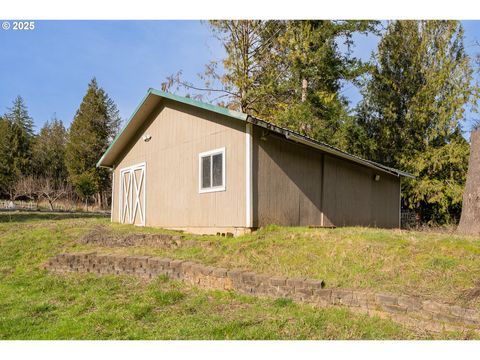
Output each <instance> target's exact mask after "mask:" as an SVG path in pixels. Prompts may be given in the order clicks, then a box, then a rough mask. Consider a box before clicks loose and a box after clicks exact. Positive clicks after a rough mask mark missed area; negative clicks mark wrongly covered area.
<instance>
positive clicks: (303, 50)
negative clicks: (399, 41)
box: [162, 20, 378, 146]
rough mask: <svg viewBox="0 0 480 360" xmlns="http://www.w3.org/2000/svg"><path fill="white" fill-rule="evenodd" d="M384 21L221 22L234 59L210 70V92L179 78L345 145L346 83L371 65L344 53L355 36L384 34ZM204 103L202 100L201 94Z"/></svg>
mask: <svg viewBox="0 0 480 360" xmlns="http://www.w3.org/2000/svg"><path fill="white" fill-rule="evenodd" d="M377 23H378V22H376V21H329V20H326V21H259V20H215V21H211V22H210V26H211V28H212V31H213V32H214V34H215V35H216V36H217V38H218V39H219V40H220V41H221V42H222V44H223V45H224V48H225V51H226V57H225V59H224V60H223V62H222V64H221V65H223V69H224V72H223V73H219V71H218V63H216V62H211V63H210V64H208V66H207V68H206V71H205V74H203V76H202V79H203V80H205V86H204V87H198V86H194V85H193V84H189V83H186V82H183V81H181V80H180V73H179V74H177V76H176V77H175V76H172V77H169V78H168V81H167V82H165V83H163V84H162V88H163V89H164V90H168V89H169V88H171V87H172V85H173V84H174V83H177V84H179V85H181V86H183V87H186V88H188V89H190V90H194V91H196V92H201V93H204V94H205V93H206V94H208V95H210V94H213V96H214V99H213V101H217V103H219V104H220V105H226V106H227V107H229V108H231V109H235V110H240V111H243V112H246V113H249V114H251V115H253V116H257V117H260V118H262V119H265V120H269V121H271V122H274V123H277V124H279V125H282V126H287V127H289V128H292V129H293V130H298V131H300V132H302V133H304V134H306V135H308V136H310V137H313V138H315V139H317V140H323V141H328V142H329V143H334V144H336V145H339V146H344V145H345V141H344V134H345V129H344V128H345V127H346V123H347V121H348V120H349V117H348V102H347V100H346V98H345V97H344V96H342V95H341V89H342V86H343V83H342V81H345V80H348V81H352V80H355V79H356V78H357V77H358V76H359V75H360V74H362V73H363V72H364V71H366V69H367V67H366V66H365V64H363V63H362V62H360V61H359V60H358V59H355V58H354V57H352V56H351V53H350V52H349V51H347V53H344V52H342V51H340V48H339V45H338V44H339V42H341V41H343V42H344V43H345V44H346V45H347V47H348V48H349V49H350V48H351V47H352V46H353V41H352V36H353V34H354V33H357V32H361V33H365V34H368V33H371V32H376V26H377ZM200 97H201V96H200Z"/></svg>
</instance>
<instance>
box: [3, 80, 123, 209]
mask: <svg viewBox="0 0 480 360" xmlns="http://www.w3.org/2000/svg"><path fill="white" fill-rule="evenodd" d="M119 126H120V117H119V114H118V110H117V108H116V106H115V104H114V102H113V101H112V100H111V99H110V98H109V97H108V95H107V94H106V93H105V91H104V90H103V89H102V88H100V87H99V86H98V84H97V82H96V80H95V79H92V81H91V82H90V83H89V84H88V89H87V93H86V95H85V96H84V98H83V101H82V103H81V104H80V107H79V109H78V110H77V112H76V114H75V118H74V119H73V122H72V124H71V127H70V129H66V128H65V126H64V124H63V122H62V121H61V120H59V119H57V118H56V117H54V118H53V119H51V120H50V121H47V122H46V123H45V124H44V125H43V127H42V128H41V129H40V131H39V133H38V134H35V133H34V131H33V119H32V118H31V117H30V115H29V113H28V109H27V106H26V104H25V102H24V100H23V99H22V97H21V96H18V97H17V98H16V99H15V100H14V101H13V104H12V107H11V108H9V109H8V111H7V112H6V113H5V114H4V115H3V116H1V117H0V134H1V136H0V197H1V198H3V199H10V200H18V199H22V200H33V201H36V202H39V201H41V200H44V201H46V202H48V204H49V206H50V208H51V209H52V210H53V208H54V204H55V202H57V201H59V200H62V201H70V202H76V201H86V202H87V206H88V201H90V202H93V204H94V205H95V206H96V207H98V208H100V209H102V208H107V207H108V203H109V199H110V189H111V184H110V174H109V171H108V170H107V169H97V168H96V167H95V165H96V162H97V161H98V158H99V156H100V155H101V153H102V152H103V151H104V150H105V149H106V147H107V146H108V144H109V143H110V141H111V140H112V139H113V137H114V136H115V135H116V133H117V132H118V128H119Z"/></svg>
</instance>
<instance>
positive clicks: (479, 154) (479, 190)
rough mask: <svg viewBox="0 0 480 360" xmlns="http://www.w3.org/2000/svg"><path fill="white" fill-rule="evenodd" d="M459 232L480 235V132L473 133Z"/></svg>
mask: <svg viewBox="0 0 480 360" xmlns="http://www.w3.org/2000/svg"><path fill="white" fill-rule="evenodd" d="M457 231H458V232H459V233H461V234H469V235H480V130H475V131H472V134H471V141H470V159H469V161H468V172H467V181H466V184H465V191H464V193H463V206H462V216H461V218H460V224H459V225H458V229H457Z"/></svg>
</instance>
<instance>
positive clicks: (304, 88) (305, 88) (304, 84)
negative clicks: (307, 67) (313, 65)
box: [302, 79, 308, 102]
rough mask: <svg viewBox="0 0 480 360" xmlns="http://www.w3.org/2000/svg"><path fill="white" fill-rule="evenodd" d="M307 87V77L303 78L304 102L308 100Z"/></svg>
mask: <svg viewBox="0 0 480 360" xmlns="http://www.w3.org/2000/svg"><path fill="white" fill-rule="evenodd" d="M307 88H308V81H307V79H303V80H302V102H305V101H306V100H307Z"/></svg>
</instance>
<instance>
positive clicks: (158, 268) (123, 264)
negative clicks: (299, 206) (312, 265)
mask: <svg viewBox="0 0 480 360" xmlns="http://www.w3.org/2000/svg"><path fill="white" fill-rule="evenodd" d="M45 268H46V269H49V270H50V271H53V272H56V273H69V272H80V273H94V274H119V275H120V274H122V275H135V276H139V277H142V278H146V279H151V278H154V277H157V276H159V275H166V276H168V277H169V278H171V279H177V280H182V281H184V282H186V283H188V284H192V285H195V286H198V287H201V288H207V289H220V290H234V291H236V292H238V293H242V294H248V295H253V296H260V297H271V298H290V299H292V300H296V301H301V302H305V303H309V304H313V305H316V306H320V307H325V306H345V307H348V308H350V309H351V310H354V311H359V312H364V313H365V312H366V313H369V314H376V315H380V316H385V317H389V318H393V319H394V320H397V321H399V322H402V323H405V324H407V325H414V326H419V327H422V328H427V329H429V330H441V329H458V328H464V327H468V328H474V329H480V315H479V313H478V312H477V311H476V310H473V309H467V308H463V307H460V306H456V305H447V304H442V303H439V302H435V301H431V300H424V299H420V298H417V297H412V296H404V295H391V294H380V293H372V292H369V291H363V290H348V289H325V288H324V285H325V284H324V282H323V281H322V280H312V279H305V278H287V277H283V276H269V275H262V274H256V273H254V272H250V271H245V270H238V269H234V270H227V269H223V268H216V267H211V266H204V265H202V264H199V263H195V262H191V261H183V260H171V259H163V258H158V257H149V256H122V255H97V254H96V253H77V254H60V255H57V256H56V257H54V258H52V259H50V260H49V261H48V263H47V264H45Z"/></svg>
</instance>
